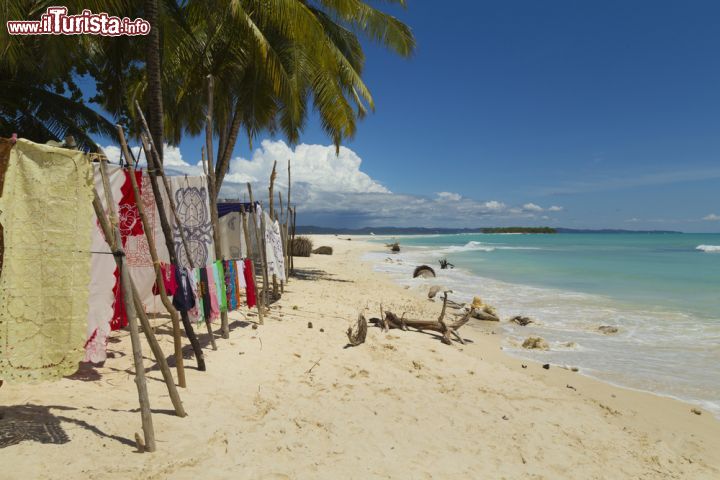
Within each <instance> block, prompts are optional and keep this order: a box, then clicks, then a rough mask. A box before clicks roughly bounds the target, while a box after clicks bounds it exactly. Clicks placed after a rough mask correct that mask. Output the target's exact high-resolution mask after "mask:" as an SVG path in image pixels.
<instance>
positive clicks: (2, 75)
mask: <svg viewBox="0 0 720 480" xmlns="http://www.w3.org/2000/svg"><path fill="white" fill-rule="evenodd" d="M54 3H56V2H53V1H51V0H44V1H43V0H35V1H28V0H6V1H5V2H4V4H3V6H2V7H1V8H0V22H1V23H2V24H3V25H4V24H5V22H6V21H7V20H22V19H28V20H32V19H38V18H39V16H40V15H41V14H42V13H44V12H45V11H46V9H47V7H48V6H50V5H53V4H54ZM66 4H67V5H68V7H69V8H71V9H72V8H78V7H80V4H82V5H83V6H86V8H103V6H104V7H105V8H107V7H108V6H114V7H116V8H120V7H121V6H122V5H124V4H125V3H124V2H123V1H119V0H118V1H107V2H102V1H99V0H98V1H90V2H80V1H70V2H66ZM83 50H84V48H83V45H82V42H81V41H79V39H78V37H66V36H11V35H9V34H8V32H7V30H6V29H5V28H2V29H0V88H1V89H2V92H3V95H2V96H0V133H1V134H3V135H10V134H11V133H18V134H19V135H20V136H22V137H25V138H28V139H31V140H34V141H37V142H46V141H48V140H62V139H63V138H64V137H65V136H67V135H72V136H74V137H75V139H76V140H77V141H78V143H79V144H80V146H82V147H85V148H89V149H97V145H96V144H95V142H94V141H93V139H92V135H93V134H99V135H105V136H107V135H113V134H114V131H113V126H112V124H111V123H110V122H109V121H108V120H107V119H106V118H105V117H104V116H103V115H102V114H100V113H98V112H97V111H95V110H93V109H92V108H90V107H88V106H87V105H86V103H85V101H84V99H83V95H82V91H81V89H80V88H79V87H78V85H77V81H76V79H77V78H78V76H79V75H81V74H83V73H85V72H84V69H83V63H84V60H83V59H84V55H83Z"/></svg>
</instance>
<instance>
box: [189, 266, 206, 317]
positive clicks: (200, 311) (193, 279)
mask: <svg viewBox="0 0 720 480" xmlns="http://www.w3.org/2000/svg"><path fill="white" fill-rule="evenodd" d="M189 278H190V288H192V292H193V296H194V297H195V306H194V307H192V308H190V310H188V315H189V316H190V319H191V320H193V321H194V322H195V323H202V322H204V321H205V311H204V308H203V301H204V300H203V292H202V283H201V281H200V269H199V268H196V269H194V270H192V271H190V272H189Z"/></svg>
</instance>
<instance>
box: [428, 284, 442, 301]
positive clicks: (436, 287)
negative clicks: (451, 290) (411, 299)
mask: <svg viewBox="0 0 720 480" xmlns="http://www.w3.org/2000/svg"><path fill="white" fill-rule="evenodd" d="M444 289H445V287H443V286H441V285H433V286H432V287H430V290H429V291H428V298H435V296H436V295H437V294H438V293H439V292H441V291H443V290H444Z"/></svg>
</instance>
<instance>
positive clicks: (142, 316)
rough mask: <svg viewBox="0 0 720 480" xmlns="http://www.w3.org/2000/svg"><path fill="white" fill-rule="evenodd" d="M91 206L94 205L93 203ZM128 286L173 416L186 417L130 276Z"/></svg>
mask: <svg viewBox="0 0 720 480" xmlns="http://www.w3.org/2000/svg"><path fill="white" fill-rule="evenodd" d="M95 195H96V198H97V192H95ZM98 205H99V206H100V207H99V209H98V208H96V209H95V214H96V216H98V215H97V212H98V210H99V211H100V212H101V213H102V215H100V216H98V223H99V224H100V227H101V229H102V231H103V234H104V236H105V239H106V240H107V239H111V238H113V233H112V228H111V227H110V223H109V222H108V220H107V218H105V214H104V211H103V208H102V204H101V203H100V201H99V199H98ZM93 206H95V205H94V203H93ZM108 245H110V248H111V249H112V245H111V244H110V243H108ZM122 258H124V257H120V256H115V263H116V264H117V267H118V269H120V268H122V264H121V262H120V260H121V259H122ZM130 284H131V286H132V295H133V299H134V302H135V311H136V313H137V314H138V316H139V318H140V324H141V325H142V328H143V332H144V333H145V338H146V339H147V342H148V344H149V345H150V350H152V352H153V356H154V357H155V360H156V361H157V362H158V365H159V366H160V371H161V372H162V374H163V378H164V380H165V385H167V388H168V394H169V395H170V400H171V401H172V403H173V406H174V407H175V414H176V415H177V416H178V417H184V416H186V415H187V413H185V409H184V407H183V405H182V401H181V400H180V394H179V393H178V391H177V388H175V382H174V381H173V377H172V373H171V372H170V367H169V366H168V364H167V360H166V359H165V354H164V353H163V351H162V348H161V347H160V344H159V343H158V341H157V339H156V338H155V334H154V333H153V330H152V326H151V325H150V320H149V319H148V317H147V315H146V314H145V310H144V308H143V304H142V300H141V299H140V294H139V293H138V291H137V288H136V287H135V282H134V281H133V280H132V276H131V277H130Z"/></svg>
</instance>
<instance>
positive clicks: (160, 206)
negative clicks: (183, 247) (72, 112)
mask: <svg viewBox="0 0 720 480" xmlns="http://www.w3.org/2000/svg"><path fill="white" fill-rule="evenodd" d="M135 107H136V108H137V111H138V116H139V117H140V121H141V126H142V128H143V129H144V130H145V134H146V137H147V142H149V146H148V144H147V142H145V141H143V149H145V156H146V157H147V158H148V159H150V158H151V157H152V155H157V149H156V148H155V144H154V143H153V139H152V136H151V135H150V130H149V129H148V126H147V122H146V121H145V115H143V111H142V109H141V108H140V104H139V103H138V102H135ZM148 150H149V151H148ZM153 158H154V157H153ZM149 162H152V164H153V165H155V166H157V165H159V164H160V159H159V157H158V158H155V161H152V160H149ZM148 176H149V177H150V184H151V185H152V190H153V196H154V197H155V203H156V204H157V211H158V217H159V218H160V226H161V227H162V232H163V236H164V237H165V247H166V248H167V251H168V255H169V256H170V263H171V264H173V265H180V263H178V259H177V254H176V253H175V243H174V241H173V237H172V230H171V228H170V222H169V221H168V219H167V214H166V212H165V202H164V201H163V197H162V192H161V191H160V186H159V185H158V181H157V171H156V170H155V168H152V167H149V168H148ZM180 318H181V319H182V323H183V327H184V328H185V334H186V335H187V337H188V340H190V345H192V348H193V352H194V353H195V360H196V361H197V366H198V370H200V371H201V372H204V371H205V370H206V367H205V356H204V355H203V351H202V348H201V347H200V342H199V341H198V339H197V336H196V335H195V330H194V329H193V327H192V323H190V317H189V316H188V314H187V312H180Z"/></svg>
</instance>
